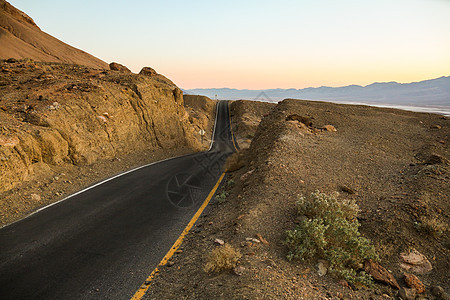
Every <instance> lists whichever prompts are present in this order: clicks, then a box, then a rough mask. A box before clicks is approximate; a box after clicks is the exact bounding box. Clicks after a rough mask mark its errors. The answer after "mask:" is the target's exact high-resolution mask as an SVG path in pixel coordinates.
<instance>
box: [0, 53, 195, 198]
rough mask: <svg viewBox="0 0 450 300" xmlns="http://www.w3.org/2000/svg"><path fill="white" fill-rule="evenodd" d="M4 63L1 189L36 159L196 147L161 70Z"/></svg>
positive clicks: (74, 160)
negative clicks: (155, 72)
mask: <svg viewBox="0 0 450 300" xmlns="http://www.w3.org/2000/svg"><path fill="white" fill-rule="evenodd" d="M6 66H7V68H8V69H9V70H12V72H2V73H0V81H1V82H4V83H5V85H3V86H2V87H1V95H2V97H1V100H0V101H1V103H0V104H1V106H2V107H3V108H4V109H3V108H2V109H0V192H2V191H6V190H8V189H11V188H13V187H14V186H15V185H16V184H17V183H19V182H22V181H24V180H27V179H28V178H29V177H30V176H32V175H33V173H34V171H36V168H37V167H38V166H42V165H47V166H48V165H61V164H75V165H78V164H91V163H93V162H94V161H96V160H98V159H100V158H102V159H103V158H115V157H117V156H120V155H123V154H127V153H131V152H134V151H139V150H143V149H161V148H162V149H168V148H178V147H190V148H192V149H197V148H198V144H197V143H198V142H197V141H196V139H194V138H193V134H194V132H193V131H194V128H193V126H192V125H191V124H190V123H189V120H188V116H187V114H186V111H185V109H184V107H183V94H182V92H181V90H180V89H179V88H177V87H176V86H174V85H173V83H172V82H170V81H169V80H168V79H167V82H166V80H165V79H164V77H163V76H161V75H158V76H157V77H156V78H151V77H148V76H141V75H137V74H132V73H129V74H125V73H122V72H111V71H103V72H102V71H100V70H94V69H90V68H87V67H81V66H74V65H60V64H49V63H33V62H24V61H17V62H15V63H7V62H5V61H0V69H1V68H6ZM42 74H47V75H51V79H48V78H50V77H49V76H42ZM159 76H161V78H159ZM19 82H20V83H19Z"/></svg>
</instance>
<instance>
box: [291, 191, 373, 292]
mask: <svg viewBox="0 0 450 300" xmlns="http://www.w3.org/2000/svg"><path fill="white" fill-rule="evenodd" d="M338 195H339V194H338V193H335V194H333V195H326V194H323V193H320V192H318V191H316V192H314V193H312V194H311V195H310V197H308V198H305V197H303V196H302V197H299V199H298V201H297V208H298V212H299V215H300V216H305V217H303V220H302V221H301V222H300V223H299V224H298V225H297V226H296V228H295V229H293V230H289V231H287V237H286V241H285V243H286V245H287V246H288V248H289V250H290V251H289V254H288V256H287V258H288V259H289V260H293V259H296V260H300V261H305V260H306V261H311V260H313V259H319V258H320V259H325V260H327V261H329V263H330V267H329V272H330V273H332V274H334V275H337V276H339V277H342V278H344V279H345V280H347V281H349V282H361V283H363V284H366V285H370V284H371V282H372V281H371V277H370V276H369V275H368V274H366V273H364V272H358V268H359V267H360V265H361V264H362V263H363V262H364V261H365V260H367V259H373V260H376V261H377V260H379V259H378V255H377V254H376V252H375V247H374V246H373V245H372V244H371V242H370V240H368V239H366V238H365V237H362V236H361V234H360V233H359V231H358V229H359V226H360V224H359V222H358V220H357V219H356V216H357V214H358V211H359V208H358V205H357V204H356V202H355V201H353V200H339V199H338Z"/></svg>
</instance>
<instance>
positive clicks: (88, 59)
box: [0, 0, 109, 69]
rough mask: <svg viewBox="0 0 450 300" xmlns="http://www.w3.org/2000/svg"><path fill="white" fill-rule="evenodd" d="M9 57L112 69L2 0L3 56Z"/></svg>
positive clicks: (0, 55)
mask: <svg viewBox="0 0 450 300" xmlns="http://www.w3.org/2000/svg"><path fill="white" fill-rule="evenodd" d="M8 58H16V59H22V58H30V59H33V60H35V61H42V62H61V63H69V64H79V65H84V66H89V67H91V68H97V69H109V67H108V65H107V64H106V63H105V62H103V61H102V60H100V59H98V58H96V57H94V56H92V55H90V54H88V53H86V52H84V51H81V50H79V49H76V48H74V47H72V46H69V45H67V44H65V43H64V42H62V41H60V40H58V39H56V38H54V37H52V36H50V35H48V34H47V33H45V32H43V31H41V30H40V29H39V27H38V26H37V25H36V24H35V23H34V21H33V19H32V18H30V17H29V16H27V15H26V14H25V13H24V12H22V11H20V10H18V9H16V8H15V7H13V6H12V5H11V4H9V3H8V2H6V1H4V0H0V59H8Z"/></svg>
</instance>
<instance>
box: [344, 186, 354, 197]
mask: <svg viewBox="0 0 450 300" xmlns="http://www.w3.org/2000/svg"><path fill="white" fill-rule="evenodd" d="M341 190H342V191H343V192H346V193H347V194H350V195H353V194H355V191H354V190H353V189H351V188H349V187H348V186H341Z"/></svg>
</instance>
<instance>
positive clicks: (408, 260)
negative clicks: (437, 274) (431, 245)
mask: <svg viewBox="0 0 450 300" xmlns="http://www.w3.org/2000/svg"><path fill="white" fill-rule="evenodd" d="M400 267H401V268H402V269H404V270H406V271H410V272H414V273H417V274H426V273H429V272H430V271H431V270H432V269H433V266H432V265H431V263H430V261H429V260H428V259H427V258H426V257H425V255H423V254H422V253H420V252H419V251H417V250H416V249H411V250H409V251H407V252H403V253H401V254H400Z"/></svg>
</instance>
